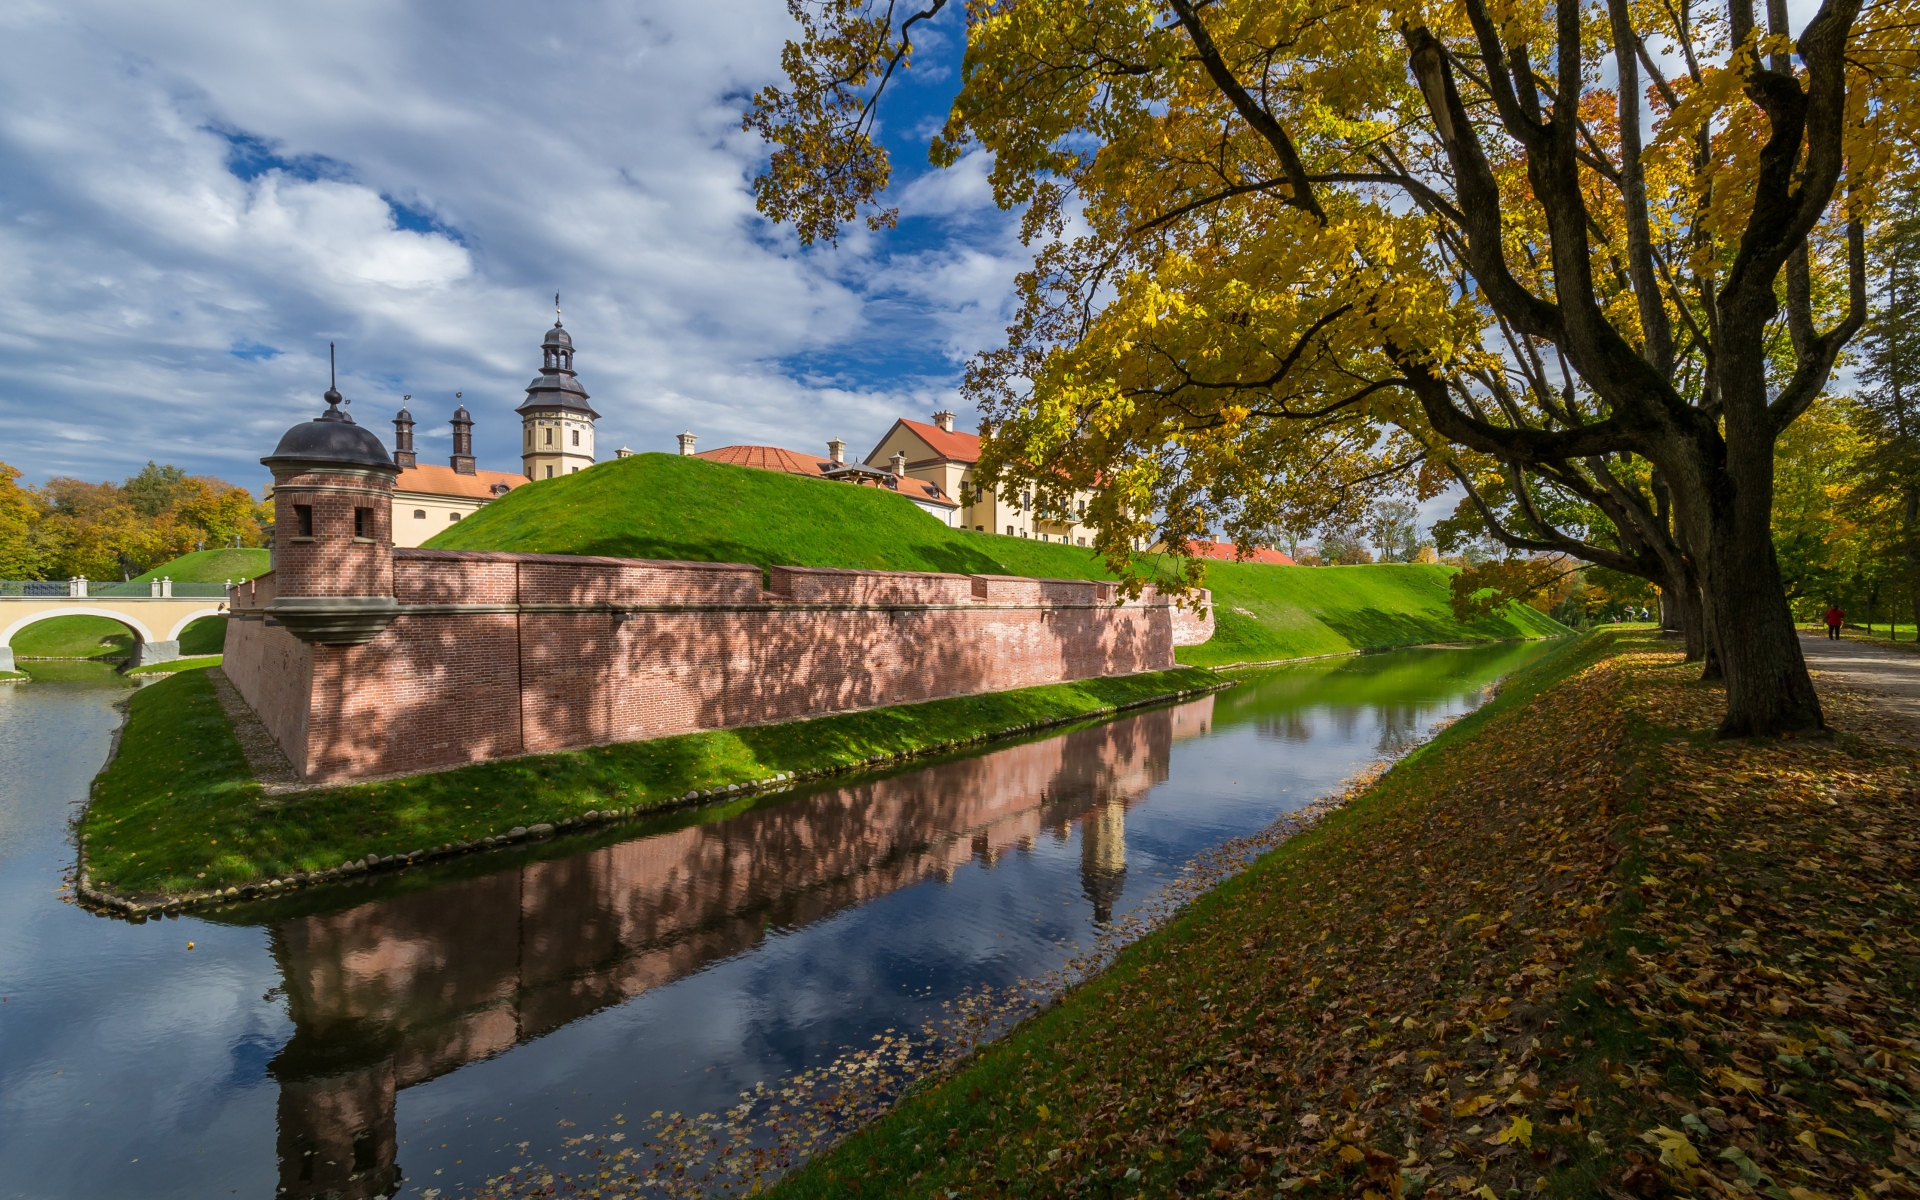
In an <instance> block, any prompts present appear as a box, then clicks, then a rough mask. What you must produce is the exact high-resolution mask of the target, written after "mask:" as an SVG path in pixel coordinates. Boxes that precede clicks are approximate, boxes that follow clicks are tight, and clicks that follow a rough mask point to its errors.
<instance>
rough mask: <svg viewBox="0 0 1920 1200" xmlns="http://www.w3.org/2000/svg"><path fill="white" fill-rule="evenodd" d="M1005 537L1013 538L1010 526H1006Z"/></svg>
mask: <svg viewBox="0 0 1920 1200" xmlns="http://www.w3.org/2000/svg"><path fill="white" fill-rule="evenodd" d="M1007 536H1008V537H1012V536H1013V526H1011V525H1009V526H1007Z"/></svg>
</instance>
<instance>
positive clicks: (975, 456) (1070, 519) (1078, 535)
mask: <svg viewBox="0 0 1920 1200" xmlns="http://www.w3.org/2000/svg"><path fill="white" fill-rule="evenodd" d="M866 463H867V465H868V466H871V467H878V468H880V469H883V470H893V471H896V472H897V473H900V474H904V475H906V476H908V477H910V478H913V479H924V480H926V481H927V482H929V483H933V484H936V485H938V486H939V488H940V489H941V491H943V492H945V493H946V494H947V495H949V496H952V497H954V498H955V499H956V500H958V501H959V502H960V512H959V518H958V520H956V521H955V522H954V523H955V524H956V525H958V526H960V527H961V528H964V529H974V530H978V531H980V532H982V533H998V534H1002V535H1004V536H1006V537H1025V538H1035V539H1038V540H1040V541H1043V542H1064V543H1066V544H1067V545H1070V546H1087V545H1091V544H1092V543H1093V530H1091V529H1090V528H1088V527H1087V526H1086V525H1085V524H1083V523H1082V518H1083V517H1084V516H1085V515H1086V511H1087V500H1088V496H1087V494H1086V493H1084V492H1077V493H1075V494H1074V497H1073V500H1072V502H1071V505H1070V508H1071V511H1068V512H1059V513H1041V512H1040V511H1039V510H1038V509H1036V508H1035V506H1034V496H1033V493H1032V491H1031V490H1030V489H1024V488H1001V489H998V490H997V491H996V490H995V489H992V488H983V487H980V486H978V485H976V484H975V483H974V478H973V473H974V470H975V468H976V467H978V466H979V463H980V435H978V434H974V433H964V432H961V431H958V430H956V429H954V427H953V414H952V413H951V412H946V411H941V412H937V413H935V414H933V422H932V423H931V424H928V423H926V422H923V421H909V420H907V419H906V418H904V417H902V418H900V419H899V420H897V421H895V422H894V423H893V428H891V429H889V430H887V433H886V436H885V437H883V438H881V439H880V442H879V444H878V445H876V446H875V447H874V448H873V452H872V453H871V454H869V455H867V457H866Z"/></svg>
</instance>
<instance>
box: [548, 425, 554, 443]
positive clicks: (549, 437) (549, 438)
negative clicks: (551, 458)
mask: <svg viewBox="0 0 1920 1200" xmlns="http://www.w3.org/2000/svg"><path fill="white" fill-rule="evenodd" d="M547 445H549V446H551V445H553V430H551V429H549V430H547Z"/></svg>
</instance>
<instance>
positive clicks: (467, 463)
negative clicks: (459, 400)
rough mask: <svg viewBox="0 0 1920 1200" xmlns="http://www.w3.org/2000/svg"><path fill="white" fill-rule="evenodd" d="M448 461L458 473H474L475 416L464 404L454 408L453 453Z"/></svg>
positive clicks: (455, 472)
mask: <svg viewBox="0 0 1920 1200" xmlns="http://www.w3.org/2000/svg"><path fill="white" fill-rule="evenodd" d="M447 462H448V463H449V464H450V465H451V466H452V467H453V471H454V474H456V475H471V474H473V473H474V472H473V417H472V415H470V414H469V413H468V412H467V406H466V405H464V404H462V405H461V406H460V407H459V408H456V409H454V410H453V455H452V457H450V458H449V459H447Z"/></svg>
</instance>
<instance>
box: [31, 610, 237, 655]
mask: <svg viewBox="0 0 1920 1200" xmlns="http://www.w3.org/2000/svg"><path fill="white" fill-rule="evenodd" d="M216 611H218V610H216V609H209V610H208V612H216ZM195 615H196V616H206V615H207V613H198V614H195ZM55 617H105V618H106V619H107V620H109V621H118V622H119V623H120V624H122V625H125V626H126V627H127V628H128V629H130V630H132V631H133V637H134V640H135V641H138V642H157V641H160V640H161V639H159V638H156V637H154V636H153V631H152V630H151V629H148V628H147V626H146V624H145V623H144V622H142V621H141V620H140V618H138V617H136V616H133V615H132V614H130V613H125V612H119V611H116V610H114V609H111V608H104V607H101V606H99V605H93V604H62V605H61V606H60V607H58V608H46V609H42V610H40V611H39V612H30V613H28V614H27V615H26V616H24V617H21V618H20V619H19V620H17V621H15V622H13V624H11V625H8V626H7V627H6V628H5V629H0V647H8V646H12V645H13V635H14V634H16V633H19V632H20V631H21V630H22V629H25V628H26V627H27V626H29V625H38V624H39V623H40V622H42V621H51V620H53V619H54V618H55ZM185 626H186V622H184V621H183V622H181V625H180V628H185ZM173 636H174V637H178V636H179V635H178V633H175V634H174V635H173Z"/></svg>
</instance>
